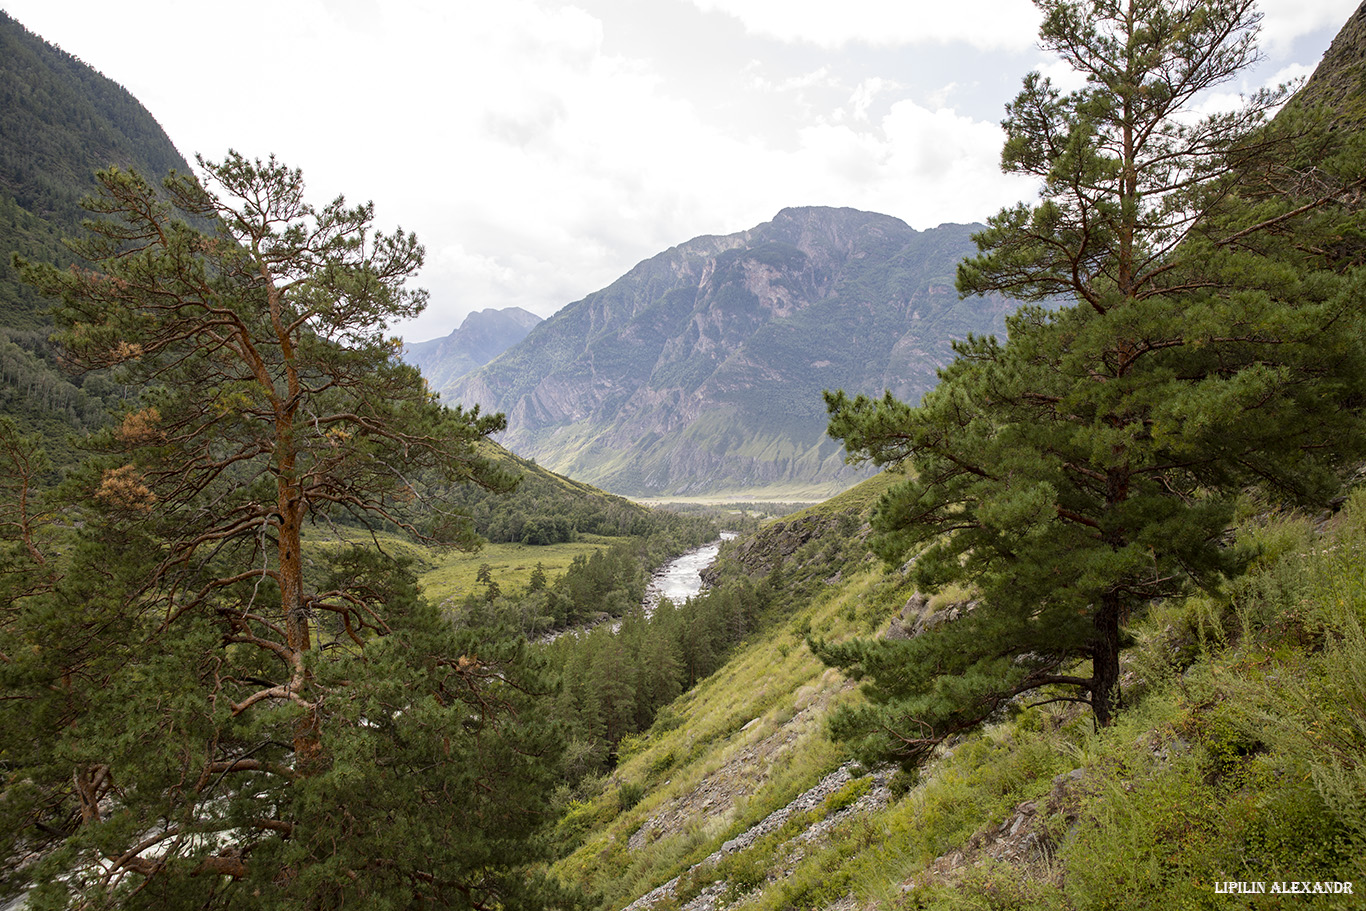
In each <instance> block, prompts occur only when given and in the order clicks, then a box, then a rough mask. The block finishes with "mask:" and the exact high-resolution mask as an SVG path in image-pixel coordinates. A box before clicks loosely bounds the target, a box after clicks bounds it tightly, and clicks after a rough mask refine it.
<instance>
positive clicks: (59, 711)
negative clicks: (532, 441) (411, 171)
mask: <svg viewBox="0 0 1366 911" xmlns="http://www.w3.org/2000/svg"><path fill="white" fill-rule="evenodd" d="M200 164H201V167H202V168H203V170H204V171H205V173H206V175H207V178H208V180H209V183H208V184H207V185H205V184H201V183H200V182H198V181H196V180H194V179H191V178H186V177H176V176H172V177H168V178H167V179H166V181H165V182H164V183H163V186H162V189H161V190H160V191H158V190H157V189H155V188H153V187H152V186H151V185H150V184H148V183H147V182H145V181H143V180H142V179H141V178H139V177H138V176H137V175H136V174H133V173H130V172H127V171H123V170H120V169H117V168H113V169H110V170H107V171H102V172H100V174H99V175H98V179H99V185H100V193H99V195H98V196H96V197H93V198H92V199H91V200H89V202H88V205H89V206H90V208H91V210H92V212H93V213H94V214H95V216H97V217H96V218H95V219H92V220H91V221H90V222H89V234H88V235H87V236H86V237H85V238H83V239H82V240H81V241H80V242H79V244H78V247H77V248H78V249H79V250H80V251H81V253H82V254H83V255H84V257H85V258H86V259H87V260H89V261H90V262H92V263H94V264H95V265H96V268H94V269H91V270H81V271H74V270H73V271H68V270H62V269H58V268H56V267H54V266H51V265H50V264H46V263H35V262H33V261H25V260H22V259H19V258H16V264H17V265H18V267H19V270H20V274H21V275H22V276H23V277H24V278H25V280H27V281H30V282H33V283H34V285H35V286H37V287H38V288H40V289H41V290H42V291H43V292H44V293H45V294H46V295H47V296H49V297H51V298H53V299H55V300H56V302H57V303H56V306H55V308H54V318H55V320H56V322H57V324H58V326H59V329H60V333H59V335H58V341H59V343H60V344H61V346H62V353H63V357H64V359H65V360H66V361H67V362H69V363H71V364H72V365H74V366H76V367H77V368H82V369H95V368H99V369H108V370H111V371H112V373H113V375H114V376H115V377H117V378H118V380H119V381H120V382H121V383H122V384H123V385H124V386H125V387H126V388H127V389H128V390H129V395H128V399H127V401H126V402H125V403H124V404H123V407H122V408H121V411H120V414H119V420H118V421H117V422H116V423H115V424H114V425H113V426H112V427H110V428H108V429H107V430H104V431H102V432H100V433H98V434H95V435H93V436H92V437H91V438H90V439H89V440H88V441H87V443H86V445H87V446H88V447H89V448H90V449H91V450H92V451H94V452H95V453H96V455H95V456H94V457H92V458H91V459H90V460H88V461H87V462H86V463H85V464H84V465H83V466H82V467H81V468H80V469H78V470H75V471H72V472H70V473H69V475H68V477H67V478H66V480H65V482H64V484H63V487H62V488H61V489H60V490H59V491H56V492H53V493H52V495H51V498H37V497H35V496H34V492H35V490H37V489H38V488H39V487H40V483H39V482H40V481H41V480H42V474H43V471H44V465H43V464H42V461H41V459H40V458H39V457H38V455H37V453H36V439H35V438H34V437H33V436H24V435H21V434H19V433H17V432H16V429H15V427H14V425H13V424H12V422H8V421H6V423H5V426H4V427H0V457H2V458H3V460H4V469H3V472H2V473H3V474H4V476H6V477H15V478H18V479H19V482H18V483H13V484H7V485H6V487H5V488H4V493H5V494H6V501H5V503H4V504H3V510H4V515H5V522H4V526H3V529H4V532H5V534H6V542H5V544H6V547H5V551H4V554H3V558H4V561H3V565H4V570H5V571H4V572H3V573H0V586H3V589H0V596H2V597H0V602H3V603H4V604H5V608H4V612H3V613H2V614H0V657H2V659H3V660H0V688H3V691H4V693H5V698H4V699H3V700H0V757H3V762H4V772H5V790H4V795H3V800H0V804H2V805H3V813H4V816H5V822H6V825H5V826H4V827H3V836H2V837H3V842H0V863H2V864H3V865H4V870H5V881H6V888H7V890H8V889H12V888H17V887H20V886H24V885H30V884H31V885H32V887H33V888H32V891H31V892H30V893H29V896H28V900H29V906H30V907H33V908H35V909H41V908H60V907H69V906H72V905H76V906H81V907H119V908H142V907H148V908H150V907H155V908H162V909H166V908H209V907H224V908H227V907H231V908H294V907H341V906H343V905H346V904H357V903H359V904H362V905H389V906H410V905H412V904H413V903H414V902H418V903H422V902H429V901H432V902H436V903H438V904H440V905H442V906H446V907H469V908H476V907H483V906H485V905H486V904H488V903H490V902H495V901H496V902H499V903H502V904H506V905H513V906H518V905H525V904H528V903H545V902H550V903H554V902H556V901H557V899H556V896H557V895H558V891H557V890H556V889H555V888H554V886H553V884H545V883H542V882H541V881H540V879H539V878H538V877H535V876H531V875H528V867H529V865H530V864H532V863H533V862H535V861H536V860H537V859H538V858H539V857H540V855H541V843H540V842H539V840H538V839H537V834H538V831H539V829H540V828H541V826H542V824H543V822H544V820H545V819H546V815H547V813H548V812H549V809H550V805H549V802H548V792H549V790H550V787H551V786H552V784H553V782H554V781H555V780H556V778H557V775H558V769H559V764H558V761H557V760H558V757H559V756H560V749H561V739H560V737H559V735H558V732H557V731H556V729H555V728H554V726H553V725H551V724H549V723H548V722H547V720H546V719H545V716H544V713H542V712H538V711H536V706H537V704H538V703H539V702H540V701H542V700H543V699H544V698H545V697H546V696H547V695H548V694H549V693H550V692H552V691H553V683H552V681H551V680H550V678H548V677H547V675H546V674H545V670H544V665H543V662H541V661H539V660H537V659H536V658H535V657H534V656H533V655H531V654H530V653H529V651H528V648H527V645H526V643H525V641H524V640H523V639H521V638H520V637H518V636H515V635H512V634H506V633H504V634H501V635H500V634H499V633H498V631H497V630H495V629H481V630H472V629H463V628H459V627H457V626H455V625H454V624H452V623H451V622H450V621H449V619H448V618H446V617H443V616H442V615H441V613H440V612H439V610H438V609H437V608H436V607H434V606H432V605H431V604H430V602H428V601H425V600H423V599H422V598H421V597H420V596H419V594H418V591H417V588H416V586H415V584H414V580H413V578H412V574H411V571H410V569H409V565H408V563H407V561H405V560H403V559H401V558H398V557H396V556H390V555H388V554H385V553H383V552H380V551H378V550H376V549H373V548H366V547H346V548H338V547H333V548H319V549H315V550H314V552H313V553H312V554H311V555H310V556H311V557H312V559H306V558H305V554H304V552H303V549H302V547H301V544H302V533H303V527H304V524H305V522H310V523H319V522H324V523H325V522H327V521H332V520H336V519H338V518H344V519H345V520H346V521H347V522H348V523H349V524H350V525H351V526H352V527H361V528H367V527H368V528H373V529H375V530H383V531H392V530H401V531H402V532H404V533H405V534H407V535H408V536H411V537H414V538H418V539H421V540H426V541H430V542H440V543H446V544H455V545H461V546H470V545H473V544H474V543H476V540H477V539H476V538H475V536H474V531H473V529H472V528H471V526H470V522H469V520H468V518H466V517H463V516H460V515H458V514H454V513H451V512H449V511H443V510H441V509H440V504H439V503H429V502H427V500H428V494H429V493H430V490H429V489H428V488H427V487H425V486H424V487H419V486H418V479H422V480H425V481H426V482H427V483H428V484H436V485H441V486H448V485H455V484H461V483H474V484H480V485H483V486H485V487H489V488H491V489H504V490H506V489H510V487H511V485H512V483H513V481H514V480H515V479H514V478H513V477H512V476H511V475H509V474H508V473H506V472H505V471H503V470H501V469H500V468H498V467H497V466H496V465H495V464H494V463H493V462H491V461H490V460H488V459H486V458H484V457H482V456H480V455H479V454H478V453H477V452H476V449H475V443H476V441H479V440H482V439H483V438H485V437H487V436H488V435H489V434H490V433H493V432H495V431H497V430H499V429H501V428H502V427H503V421H502V417H501V416H482V415H479V414H478V413H477V411H475V412H462V411H459V410H454V411H452V410H450V409H446V408H443V407H441V406H440V405H438V404H437V403H436V402H435V400H434V397H432V396H431V395H430V393H429V392H428V391H427V389H426V386H425V383H424V382H423V380H422V378H421V376H420V375H419V374H418V372H417V371H416V370H415V369H414V368H412V367H408V366H406V365H403V364H400V363H399V362H398V361H397V360H396V359H395V357H394V354H395V347H394V344H393V342H392V340H391V339H389V338H386V337H385V336H384V334H383V333H384V329H385V325H386V322H387V321H388V320H391V319H395V318H399V317H407V316H412V315H414V314H416V313H417V312H419V311H420V310H421V308H422V306H423V303H424V298H425V295H424V294H423V293H422V292H414V291H412V290H410V289H409V288H407V287H406V284H405V282H406V279H407V278H408V277H409V275H410V274H411V273H412V272H413V271H414V270H416V269H417V268H418V267H420V265H421V263H422V258H423V251H422V248H421V247H420V246H419V245H418V244H417V242H416V240H415V238H413V237H412V236H411V235H404V234H401V233H394V234H384V233H381V232H377V231H375V230H374V229H373V225H372V222H373V209H372V207H371V206H370V205H368V204H367V205H363V206H358V207H354V208H352V207H348V206H347V205H346V204H345V201H344V200H343V199H341V198H338V199H337V200H335V201H334V202H332V203H331V204H329V205H328V206H326V207H323V208H315V207H313V206H312V205H310V204H308V203H307V202H306V201H305V200H304V199H303V182H302V178H301V175H300V174H299V172H298V171H296V170H291V169H288V168H286V167H284V166H282V165H280V164H278V163H277V162H276V161H275V160H274V159H273V158H272V159H270V160H269V161H266V162H262V161H260V160H256V161H251V160H248V159H245V158H243V157H241V156H240V155H237V154H236V153H229V155H228V157H227V158H226V159H225V160H224V161H223V162H221V163H212V162H206V161H203V160H201V161H200ZM191 220H193V222H195V223H199V224H208V225H212V230H206V231H201V230H199V229H197V228H195V227H193V226H192V224H191V223H190V221H191ZM410 477H411V478H413V479H414V480H409V478H410ZM438 489H439V487H438ZM424 507H425V509H424ZM433 507H435V508H433ZM58 515H60V516H61V519H62V521H63V523H64V524H65V525H69V526H70V527H69V528H61V527H54V520H55V519H56V517H57V516H58ZM453 803H454V804H456V805H458V806H460V807H461V808H462V809H463V811H464V812H465V813H466V814H467V816H466V818H465V820H464V821H463V823H462V824H461V825H459V826H453V825H450V824H449V818H450V811H451V810H450V808H451V806H452V804H453ZM35 857H36V858H38V859H39V860H38V862H36V863H29V862H26V859H27V858H35Z"/></svg>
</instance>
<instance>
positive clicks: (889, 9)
mask: <svg viewBox="0 0 1366 911" xmlns="http://www.w3.org/2000/svg"><path fill="white" fill-rule="evenodd" d="M693 3H694V4H695V5H696V6H697V7H698V8H699V9H701V10H704V11H707V12H713V11H714V12H720V13H724V14H726V15H729V16H733V17H734V18H736V19H738V20H740V22H741V23H742V24H743V25H744V27H745V29H746V30H748V31H749V32H751V33H753V34H756V35H763V36H765V37H768V38H776V39H778V40H779V41H786V42H794V43H805V44H814V45H816V46H818V47H823V48H838V47H843V46H845V45H848V44H866V45H872V46H895V45H915V44H924V43H937V44H946V43H951V42H955V43H958V42H961V43H964V44H968V45H970V46H972V47H975V48H978V49H979V50H1000V49H1005V48H1011V49H1021V48H1027V47H1029V46H1030V45H1032V44H1033V43H1034V36H1035V35H1036V34H1037V33H1038V24H1039V16H1038V12H1037V11H1036V10H1035V8H1034V5H1033V4H1032V3H1030V2H1029V0H971V2H968V3H958V4H948V3H932V2H926V0H920V2H908V0H843V2H840V3H831V2H829V0H693Z"/></svg>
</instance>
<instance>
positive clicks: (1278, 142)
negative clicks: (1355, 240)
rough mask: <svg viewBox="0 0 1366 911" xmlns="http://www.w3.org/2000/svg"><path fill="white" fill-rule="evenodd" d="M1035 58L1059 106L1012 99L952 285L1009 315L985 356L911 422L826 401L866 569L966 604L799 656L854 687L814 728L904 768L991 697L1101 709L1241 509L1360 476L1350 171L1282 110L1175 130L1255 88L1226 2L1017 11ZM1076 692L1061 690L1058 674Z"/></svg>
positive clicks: (1046, 95)
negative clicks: (867, 475) (1149, 617)
mask: <svg viewBox="0 0 1366 911" xmlns="http://www.w3.org/2000/svg"><path fill="white" fill-rule="evenodd" d="M1037 5H1038V6H1039V7H1040V8H1041V10H1042V12H1043V14H1044V24H1043V26H1042V29H1041V32H1040V38H1041V43H1042V44H1043V46H1044V48H1045V49H1046V50H1048V51H1051V52H1054V53H1056V54H1058V55H1059V56H1061V57H1062V59H1064V60H1065V61H1066V62H1067V63H1069V64H1070V65H1071V66H1072V68H1073V69H1074V70H1076V71H1077V72H1079V73H1080V74H1082V75H1084V76H1085V77H1086V80H1087V82H1086V85H1085V87H1084V88H1082V89H1079V90H1077V91H1073V92H1063V91H1061V90H1059V89H1057V88H1056V87H1054V86H1053V85H1052V83H1051V82H1050V81H1049V80H1048V79H1046V78H1044V77H1042V76H1040V75H1039V74H1037V73H1035V74H1031V75H1029V76H1027V77H1026V78H1025V80H1024V86H1023V89H1022V91H1021V92H1020V94H1019V96H1018V97H1017V98H1016V99H1015V101H1014V102H1013V103H1012V104H1011V105H1009V106H1008V108H1007V118H1006V120H1005V121H1004V126H1005V130H1006V134H1007V140H1006V144H1005V147H1004V149H1003V152H1002V166H1003V168H1004V169H1005V170H1007V171H1013V172H1017V173H1024V174H1030V175H1034V176H1036V177H1038V178H1039V180H1040V187H1041V189H1040V196H1041V199H1040V202H1039V203H1038V204H1037V205H1034V206H1026V205H1020V206H1017V207H1013V208H1009V209H1006V210H1003V211H1002V212H1001V213H1000V214H999V215H997V216H996V217H994V218H993V219H992V220H991V222H990V224H989V226H988V228H987V229H986V230H985V231H983V232H981V233H980V234H979V235H977V237H976V240H977V243H978V246H979V249H980V250H981V252H980V254H979V255H978V256H976V257H973V258H970V259H968V260H966V261H964V262H963V263H962V264H961V265H960V267H959V272H958V287H959V291H960V293H961V294H963V295H965V296H966V295H970V294H982V293H988V292H1003V293H1006V294H1009V295H1011V296H1014V297H1017V298H1019V299H1022V300H1025V301H1027V302H1032V303H1027V304H1026V305H1025V306H1023V307H1022V308H1021V309H1020V310H1019V312H1018V313H1016V314H1015V315H1014V316H1013V317H1011V318H1009V319H1008V321H1007V326H1008V332H1009V338H1008V341H1007V342H1005V343H1001V342H998V341H997V340H995V339H990V338H986V339H983V338H969V339H968V340H966V341H965V342H963V343H961V344H959V345H958V346H957V355H958V356H957V359H956V360H955V361H954V363H953V364H951V365H950V366H949V367H948V368H946V369H945V370H944V371H942V372H941V376H940V384H939V386H938V387H936V388H935V389H934V390H932V391H931V392H930V393H928V394H927V395H926V396H925V398H924V399H923V401H922V402H921V404H920V405H919V406H918V407H912V406H909V405H907V404H904V403H902V402H899V401H896V400H895V399H893V398H892V397H891V396H890V395H888V396H886V397H884V398H883V399H881V400H874V399H870V398H867V397H865V396H858V397H855V398H850V397H848V396H846V395H845V394H844V393H843V392H838V393H827V404H828V407H829V409H830V413H831V423H830V432H831V434H832V435H833V436H836V437H839V438H841V439H843V440H844V442H845V445H846V448H847V449H848V451H849V452H850V453H851V457H852V458H855V459H871V460H872V461H874V462H876V463H878V464H884V465H889V466H894V467H898V468H903V469H905V470H907V474H908V478H907V480H905V481H904V482H902V483H901V484H899V485H898V486H897V487H895V488H893V489H892V490H891V491H889V492H888V493H887V494H886V495H885V497H884V498H883V500H882V502H881V504H880V506H879V508H878V511H877V514H876V516H875V519H874V528H875V531H876V535H875V539H874V546H875V547H876V549H877V550H878V551H879V552H880V553H881V554H882V556H883V557H884V558H885V559H887V560H888V561H889V562H891V563H893V564H900V563H902V562H903V561H907V560H908V558H909V566H910V571H911V572H912V573H913V574H914V577H915V578H916V580H917V582H918V583H919V584H920V585H921V587H923V588H924V589H926V590H930V591H933V590H936V589H937V588H939V587H941V586H943V585H944V584H946V583H949V582H960V581H962V582H969V583H973V584H975V585H976V587H977V589H978V590H979V592H980V603H979V605H978V606H977V607H976V609H974V610H973V611H971V612H969V613H968V615H967V616H966V618H965V619H963V620H960V621H958V622H957V623H955V624H950V625H948V626H946V627H945V628H943V629H941V630H939V631H936V632H934V633H930V634H926V635H923V636H921V637H918V638H915V639H912V640H910V641H903V642H887V641H877V642H855V643H851V644H845V645H839V646H836V645H827V644H824V643H816V646H817V648H818V650H819V651H820V652H821V654H822V656H823V657H825V658H826V660H827V661H830V662H832V663H834V664H837V665H840V666H843V667H846V668H848V669H850V670H851V671H852V672H854V673H855V674H857V675H862V676H866V677H867V678H869V680H870V684H869V692H870V695H871V696H872V699H871V701H870V703H869V704H868V705H867V706H866V707H864V708H863V709H860V710H856V711H850V712H846V713H844V714H843V715H842V716H841V717H840V719H839V720H838V721H837V728H838V729H839V730H841V732H842V733H843V734H844V735H845V736H847V737H850V738H852V739H856V740H859V741H861V742H862V744H863V746H864V748H865V749H866V750H867V751H868V752H869V753H870V754H873V755H879V756H896V757H899V758H901V759H903V760H907V761H915V760H916V759H918V758H919V757H921V756H923V755H924V754H925V752H926V751H927V750H928V749H930V748H932V747H933V746H934V745H935V744H936V743H938V742H940V741H941V740H942V739H943V737H945V736H947V735H948V734H951V733H953V732H955V731H958V730H962V729H963V728H965V727H968V726H971V725H974V724H976V723H979V722H980V721H982V720H983V719H984V718H987V717H989V716H990V715H991V714H992V713H993V712H994V711H996V710H997V709H999V708H1000V707H1001V706H1003V705H1004V704H1006V703H1007V702H1009V700H1011V699H1012V698H1014V697H1015V696H1018V695H1020V694H1021V693H1025V692H1029V691H1033V690H1038V689H1040V688H1041V687H1050V688H1052V689H1051V693H1050V694H1049V695H1046V696H1044V697H1042V698H1045V699H1049V698H1056V699H1069V700H1074V701H1079V702H1084V703H1086V704H1087V705H1088V706H1089V707H1090V709H1091V710H1092V711H1093V713H1094V715H1095V718H1096V720H1097V722H1098V723H1099V724H1101V725H1105V724H1109V723H1110V722H1111V721H1112V720H1113V718H1114V715H1115V712H1116V711H1117V710H1118V709H1119V707H1120V706H1121V705H1122V694H1121V690H1120V666H1119V655H1120V651H1121V648H1122V646H1123V644H1124V628H1125V626H1126V624H1127V622H1128V621H1129V620H1130V619H1131V618H1132V617H1133V616H1134V615H1135V614H1136V613H1138V612H1140V611H1142V610H1143V609H1144V607H1145V606H1146V605H1147V604H1149V603H1150V602H1151V601H1152V600H1153V599H1155V598H1159V597H1163V596H1166V595H1170V594H1172V593H1174V592H1177V591H1179V590H1181V588H1182V587H1183V586H1186V585H1189V584H1192V583H1196V584H1215V583H1217V581H1218V580H1219V579H1221V578H1224V577H1226V576H1227V575H1228V574H1231V573H1235V572H1237V571H1238V570H1239V569H1240V568H1241V566H1242V565H1243V564H1244V563H1245V560H1246V556H1247V555H1246V554H1243V553H1241V552H1239V551H1238V549H1237V548H1235V547H1231V546H1229V542H1228V540H1227V536H1226V532H1227V529H1228V527H1229V524H1230V521H1231V519H1232V517H1233V514H1234V509H1235V506H1236V504H1237V503H1238V502H1239V499H1240V498H1241V497H1242V496H1243V495H1244V493H1245V491H1246V490H1247V489H1249V488H1250V487H1254V488H1257V489H1259V490H1261V491H1262V492H1263V494H1264V495H1266V496H1268V497H1271V498H1273V499H1275V500H1279V501H1293V502H1298V503H1305V504H1317V505H1319V506H1324V505H1326V504H1327V501H1328V499H1329V498H1330V497H1331V495H1332V494H1333V493H1335V492H1336V490H1337V489H1338V484H1339V482H1340V474H1339V471H1340V469H1341V468H1342V466H1343V465H1344V464H1345V463H1346V462H1347V461H1348V460H1350V459H1353V458H1358V457H1359V456H1360V453H1361V452H1362V442H1363V436H1362V424H1361V419H1360V405H1361V401H1362V388H1361V377H1362V376H1366V373H1363V369H1366V362H1364V361H1363V350H1362V344H1361V337H1362V335H1361V329H1362V326H1361V323H1360V320H1361V316H1360V314H1361V313H1362V312H1363V310H1362V302H1363V294H1364V293H1366V287H1364V286H1363V282H1362V278H1363V276H1362V275H1361V274H1360V269H1359V264H1358V262H1357V261H1356V260H1355V258H1354V257H1353V256H1351V255H1347V254H1344V253H1343V250H1342V248H1343V244H1342V241H1343V239H1344V237H1350V236H1359V235H1358V234H1357V232H1358V231H1359V227H1358V225H1359V220H1360V219H1359V213H1358V212H1357V206H1356V204H1355V191H1356V188H1358V187H1359V186H1360V178H1359V175H1360V173H1361V169H1360V158H1359V155H1358V154H1357V153H1356V152H1355V150H1353V149H1351V148H1348V147H1341V148H1337V149H1333V148H1330V146H1331V144H1332V143H1333V142H1337V141H1338V140H1339V139H1341V137H1337V138H1334V139H1331V140H1330V139H1327V138H1326V137H1329V136H1330V135H1332V134H1331V133H1330V132H1328V131H1322V130H1313V129H1310V124H1309V123H1308V121H1304V120H1302V121H1298V122H1296V123H1291V124H1275V125H1273V127H1271V128H1269V127H1267V126H1266V125H1265V124H1264V120H1265V117H1266V114H1267V113H1268V112H1269V111H1270V110H1271V108H1272V107H1273V106H1274V105H1275V104H1277V103H1278V102H1279V101H1280V100H1282V98H1283V94H1282V93H1273V92H1268V93H1262V94H1259V95H1257V96H1254V97H1253V98H1250V99H1245V103H1244V105H1243V106H1242V107H1241V108H1239V109H1237V110H1235V111H1233V112H1229V113H1217V114H1212V115H1201V114H1199V113H1197V112H1196V111H1194V110H1193V108H1194V106H1195V103H1196V102H1197V100H1198V99H1200V98H1201V95H1202V93H1204V92H1206V91H1208V90H1209V89H1211V88H1214V87H1216V86H1219V85H1221V84H1223V83H1224V82H1225V81H1227V80H1228V79H1229V78H1230V77H1232V76H1233V75H1234V74H1236V73H1237V72H1238V71H1239V70H1240V69H1242V68H1243V67H1245V66H1246V65H1247V64H1248V63H1250V62H1251V61H1252V60H1254V59H1255V56H1256V46H1255V41H1254V39H1255V37H1256V33H1257V29H1258V25H1259V15H1258V14H1257V13H1256V11H1255V8H1254V6H1253V4H1252V3H1251V2H1250V0H1120V2H1115V0H1087V2H1080V0H1038V3H1037ZM1088 665H1089V666H1088Z"/></svg>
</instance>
